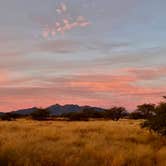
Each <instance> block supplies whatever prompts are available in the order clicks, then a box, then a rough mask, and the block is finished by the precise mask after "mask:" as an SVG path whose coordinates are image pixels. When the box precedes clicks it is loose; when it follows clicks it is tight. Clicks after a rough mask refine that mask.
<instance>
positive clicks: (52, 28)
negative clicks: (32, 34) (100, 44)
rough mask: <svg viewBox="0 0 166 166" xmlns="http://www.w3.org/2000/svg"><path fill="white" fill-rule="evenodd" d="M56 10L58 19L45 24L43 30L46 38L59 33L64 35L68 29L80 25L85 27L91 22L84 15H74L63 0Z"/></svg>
mask: <svg viewBox="0 0 166 166" xmlns="http://www.w3.org/2000/svg"><path fill="white" fill-rule="evenodd" d="M56 12H57V13H56V16H57V20H54V21H53V23H52V25H45V27H44V29H43V30H42V36H43V37H44V38H48V37H52V38H54V37H56V35H58V34H61V35H64V33H65V32H67V31H70V30H72V29H75V28H78V27H82V28H84V27H86V26H88V25H89V24H90V22H89V21H87V20H86V19H85V18H84V16H76V17H75V18H74V17H72V16H71V15H70V12H69V11H68V8H67V5H66V4H65V3H62V2H61V3H60V4H59V6H58V8H56Z"/></svg>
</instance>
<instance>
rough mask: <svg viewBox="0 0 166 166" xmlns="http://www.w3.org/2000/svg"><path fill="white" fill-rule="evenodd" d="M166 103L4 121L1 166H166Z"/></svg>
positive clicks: (9, 116) (10, 116)
mask: <svg viewBox="0 0 166 166" xmlns="http://www.w3.org/2000/svg"><path fill="white" fill-rule="evenodd" d="M165 136H166V102H161V103H159V104H157V105H155V104H143V105H139V106H137V109H136V110H135V111H134V112H131V113H129V112H128V111H127V110H126V109H125V108H124V107H112V108H111V109H105V110H103V111H96V110H95V109H94V108H91V107H85V108H84V109H83V110H81V111H79V112H69V113H65V114H61V115H58V116H53V115H51V114H50V112H49V109H43V108H35V111H34V112H32V113H31V114H29V115H23V116H21V115H19V114H16V113H13V112H10V113H5V114H2V115H1V121H0V166H85V165H86V166H140V165H143V166H144V165H145V166H165V165H166V137H165Z"/></svg>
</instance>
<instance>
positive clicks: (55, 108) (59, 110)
mask: <svg viewBox="0 0 166 166" xmlns="http://www.w3.org/2000/svg"><path fill="white" fill-rule="evenodd" d="M85 108H92V109H93V110H94V111H98V112H101V111H104V109H103V108H99V107H91V106H79V105H74V104H67V105H59V104H55V105H52V106H49V107H47V108H46V109H48V111H49V112H50V115H62V114H66V113H70V112H79V111H82V110H83V109H85ZM36 110H37V107H32V108H27V109H21V110H17V111H13V112H12V113H16V114H19V115H30V114H31V113H33V112H35V111H36Z"/></svg>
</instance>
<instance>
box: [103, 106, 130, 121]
mask: <svg viewBox="0 0 166 166" xmlns="http://www.w3.org/2000/svg"><path fill="white" fill-rule="evenodd" d="M127 114H128V113H127V111H126V109H125V108H124V107H113V108H111V109H109V110H106V111H105V118H108V119H112V120H115V121H118V120H119V119H120V118H123V117H125V116H126V115H127Z"/></svg>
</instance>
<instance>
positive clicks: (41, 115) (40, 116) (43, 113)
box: [31, 108, 50, 120]
mask: <svg viewBox="0 0 166 166" xmlns="http://www.w3.org/2000/svg"><path fill="white" fill-rule="evenodd" d="M49 114H50V113H49V111H48V110H47V109H42V108H38V109H37V111H35V112H33V113H32V114H31V117H32V119H34V120H46V119H47V118H48V117H49Z"/></svg>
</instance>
